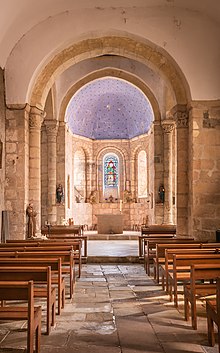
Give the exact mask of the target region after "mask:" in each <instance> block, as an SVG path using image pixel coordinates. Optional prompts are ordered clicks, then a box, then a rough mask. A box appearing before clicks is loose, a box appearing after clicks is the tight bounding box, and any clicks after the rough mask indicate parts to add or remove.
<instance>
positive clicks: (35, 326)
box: [0, 281, 41, 353]
mask: <svg viewBox="0 0 220 353" xmlns="http://www.w3.org/2000/svg"><path fill="white" fill-rule="evenodd" d="M0 300H3V301H4V300H7V301H8V300H26V301H27V306H8V307H0V320H27V322H28V326H27V353H34V341H35V352H36V353H40V341H41V307H40V306H37V307H36V306H34V282H33V281H29V282H24V281H12V282H11V281H0Z"/></svg>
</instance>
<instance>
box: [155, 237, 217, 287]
mask: <svg viewBox="0 0 220 353" xmlns="http://www.w3.org/2000/svg"><path fill="white" fill-rule="evenodd" d="M202 245H203V244H200V246H199V247H196V246H193V247H191V248H186V247H181V248H177V249H176V248H175V249H171V248H167V249H165V264H164V263H160V264H159V267H160V273H161V277H162V288H163V289H165V284H166V292H167V293H168V273H169V271H172V269H173V255H174V254H179V255H180V254H182V255H190V254H200V255H201V254H216V253H218V249H216V248H211V247H210V248H203V247H202ZM188 268H189V266H186V268H184V267H181V269H182V271H186V270H187V269H188ZM164 282H165V284H164Z"/></svg>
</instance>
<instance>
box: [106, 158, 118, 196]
mask: <svg viewBox="0 0 220 353" xmlns="http://www.w3.org/2000/svg"><path fill="white" fill-rule="evenodd" d="M103 171H104V173H103V186H104V190H103V191H104V193H103V194H104V198H108V197H110V196H112V197H113V198H116V199H117V198H118V188H119V160H118V157H117V156H116V155H115V154H107V155H105V156H104V158H103Z"/></svg>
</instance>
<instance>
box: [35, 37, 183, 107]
mask: <svg viewBox="0 0 220 353" xmlns="http://www.w3.org/2000/svg"><path fill="white" fill-rule="evenodd" d="M121 48H123V49H121ZM106 54H108V55H109V54H110V55H111V54H112V55H119V56H120V55H123V56H126V57H129V58H131V59H132V58H135V59H136V60H137V61H140V62H143V63H145V64H147V65H149V66H152V67H153V68H154V69H155V70H157V71H159V72H160V75H162V76H164V77H165V78H166V81H167V82H170V85H171V87H172V89H173V91H174V93H175V97H176V103H177V104H187V101H188V100H189V99H190V92H189V87H188V84H187V82H186V79H185V77H184V75H183V73H182V71H181V70H180V68H179V67H178V65H177V63H176V62H175V61H174V59H173V58H172V57H171V56H170V55H169V54H168V53H167V52H166V51H165V50H164V49H162V48H159V47H158V46H156V45H154V44H153V43H151V42H150V41H147V40H145V41H144V42H143V41H141V40H140V39H137V38H135V39H134V38H129V37H123V36H122V37H119V36H105V37H100V38H90V39H85V40H82V41H80V42H78V43H76V44H73V45H72V46H70V47H68V48H65V49H64V50H63V51H61V52H60V53H58V54H57V55H55V56H54V57H53V59H52V60H51V61H50V62H49V63H48V64H47V65H46V66H45V67H44V69H43V70H42V71H41V73H40V74H39V76H38V78H37V80H36V82H35V84H34V87H33V90H32V92H31V93H30V104H31V105H32V106H39V107H41V108H43V107H44V105H45V100H46V97H47V95H48V92H49V90H50V88H51V87H52V85H53V83H54V82H55V79H56V77H57V76H58V75H59V74H61V73H62V72H63V71H65V69H66V68H68V67H70V66H71V65H73V64H74V63H76V62H79V61H80V60H83V59H85V57H94V56H102V55H106Z"/></svg>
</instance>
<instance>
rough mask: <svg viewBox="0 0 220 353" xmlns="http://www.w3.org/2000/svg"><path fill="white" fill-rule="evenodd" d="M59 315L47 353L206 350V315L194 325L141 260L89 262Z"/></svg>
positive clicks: (45, 348) (43, 348) (184, 352)
mask: <svg viewBox="0 0 220 353" xmlns="http://www.w3.org/2000/svg"><path fill="white" fill-rule="evenodd" d="M56 320H57V324H56V327H55V328H54V329H52V332H51V334H50V336H49V337H48V336H47V337H46V336H44V335H43V336H42V346H41V353H73V352H76V353H153V352H154V353H155V352H157V353H191V352H196V353H202V352H203V353H204V352H206V350H204V347H202V346H200V344H202V343H207V336H206V330H205V320H200V321H199V330H198V331H194V330H192V329H191V327H190V326H189V324H186V322H185V321H184V319H183V314H182V313H179V312H178V311H177V310H176V309H175V308H174V307H173V305H172V303H169V301H168V297H167V296H166V295H164V292H162V291H161V289H160V287H159V286H158V285H155V283H154V282H153V280H152V279H151V278H149V277H147V276H146V274H145V272H144V269H143V265H140V264H135V265H134V264H122V265H116V264H115V265H107V264H106V265H100V264H95V265H88V264H87V265H83V271H82V277H81V279H78V280H77V283H76V286H75V294H74V298H73V299H72V300H71V301H70V300H67V303H66V305H65V309H64V310H63V311H62V313H61V316H60V317H57V318H56ZM207 352H213V353H214V352H218V350H217V348H214V350H212V351H211V350H207Z"/></svg>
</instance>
